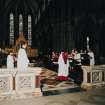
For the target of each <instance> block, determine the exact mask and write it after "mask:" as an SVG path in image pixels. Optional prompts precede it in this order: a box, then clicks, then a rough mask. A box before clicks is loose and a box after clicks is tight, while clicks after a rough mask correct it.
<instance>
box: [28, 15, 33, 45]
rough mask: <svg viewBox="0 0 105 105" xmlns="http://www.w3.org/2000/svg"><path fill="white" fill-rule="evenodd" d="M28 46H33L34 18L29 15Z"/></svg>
mask: <svg viewBox="0 0 105 105" xmlns="http://www.w3.org/2000/svg"><path fill="white" fill-rule="evenodd" d="M28 45H29V46H31V45H32V18H31V15H28Z"/></svg>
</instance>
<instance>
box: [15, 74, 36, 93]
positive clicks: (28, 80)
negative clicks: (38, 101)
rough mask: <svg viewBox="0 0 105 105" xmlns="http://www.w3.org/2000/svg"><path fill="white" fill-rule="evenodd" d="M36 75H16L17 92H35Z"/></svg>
mask: <svg viewBox="0 0 105 105" xmlns="http://www.w3.org/2000/svg"><path fill="white" fill-rule="evenodd" d="M34 84H35V75H33V74H31V73H30V74H25V73H24V74H17V75H16V90H17V91H20V92H22V91H23V92H24V91H26V92H28V91H34V90H35V85H34Z"/></svg>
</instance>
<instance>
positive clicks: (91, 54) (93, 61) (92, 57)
mask: <svg viewBox="0 0 105 105" xmlns="http://www.w3.org/2000/svg"><path fill="white" fill-rule="evenodd" d="M88 55H89V57H90V65H94V64H95V59H94V53H93V52H88Z"/></svg>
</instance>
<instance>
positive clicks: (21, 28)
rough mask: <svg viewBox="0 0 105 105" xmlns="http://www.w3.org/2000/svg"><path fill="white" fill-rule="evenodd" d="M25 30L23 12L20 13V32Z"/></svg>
mask: <svg viewBox="0 0 105 105" xmlns="http://www.w3.org/2000/svg"><path fill="white" fill-rule="evenodd" d="M21 32H23V16H22V14H20V15H19V34H20V33H21Z"/></svg>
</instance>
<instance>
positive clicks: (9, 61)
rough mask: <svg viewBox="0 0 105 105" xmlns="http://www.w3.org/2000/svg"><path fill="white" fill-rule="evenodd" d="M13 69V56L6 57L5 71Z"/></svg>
mask: <svg viewBox="0 0 105 105" xmlns="http://www.w3.org/2000/svg"><path fill="white" fill-rule="evenodd" d="M13 68H14V59H13V56H11V55H8V56H7V69H13Z"/></svg>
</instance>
